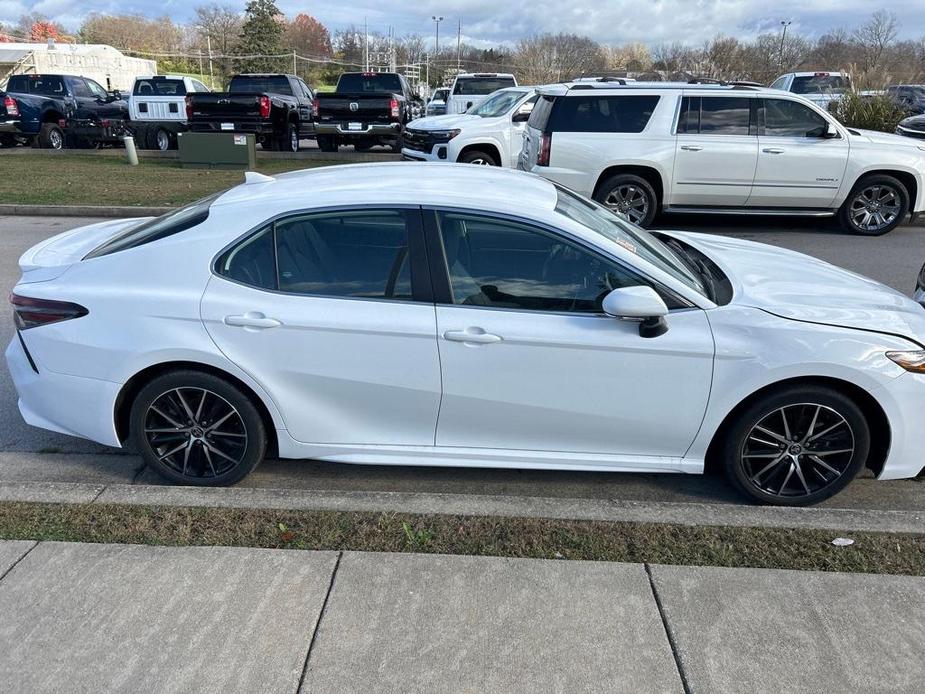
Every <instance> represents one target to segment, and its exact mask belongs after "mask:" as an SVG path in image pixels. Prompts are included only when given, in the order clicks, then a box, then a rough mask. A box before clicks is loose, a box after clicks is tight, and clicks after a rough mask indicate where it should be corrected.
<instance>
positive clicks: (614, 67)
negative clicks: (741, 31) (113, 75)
mask: <svg viewBox="0 0 925 694" xmlns="http://www.w3.org/2000/svg"><path fill="white" fill-rule="evenodd" d="M195 13H196V18H195V19H194V20H193V21H192V22H190V23H188V24H179V23H176V22H174V21H173V20H171V19H170V18H169V17H166V16H165V17H161V18H154V19H151V18H147V17H143V16H140V15H128V14H126V15H108V14H105V15H104V14H91V15H89V16H88V17H87V19H86V20H85V21H84V22H83V24H82V25H81V26H80V27H79V29H78V30H77V32H76V33H73V34H70V33H68V31H67V30H66V28H65V27H62V26H60V25H59V24H57V23H55V22H54V21H51V20H50V19H48V18H47V17H44V16H42V15H40V14H36V13H32V14H29V15H25V16H23V17H22V19H21V20H20V22H19V23H18V24H17V25H15V26H7V27H4V26H2V25H0V41H4V40H5V41H45V40H47V39H54V40H56V41H63V42H81V43H103V44H109V45H112V46H115V47H116V48H119V49H120V50H122V51H124V52H126V53H128V54H131V55H138V56H142V57H152V58H154V59H156V60H157V61H158V66H159V69H160V71H161V72H176V71H180V72H188V73H193V74H204V75H205V76H206V77H208V76H209V74H210V71H209V67H208V65H207V63H208V64H209V65H210V66H211V74H212V75H213V76H214V82H215V85H214V86H221V85H222V84H224V82H225V81H226V80H227V78H228V77H229V76H230V75H232V74H234V73H235V72H263V71H267V72H269V71H274V72H275V71H285V72H291V71H293V69H294V70H295V71H296V72H297V73H298V74H300V76H302V77H305V78H306V79H308V80H309V82H310V83H313V84H316V85H319V84H332V83H333V82H334V81H336V77H337V75H339V74H340V73H341V72H343V71H345V70H358V69H364V68H365V67H366V65H367V56H368V60H369V65H370V66H371V67H373V68H380V69H381V68H389V67H397V68H399V69H400V70H402V71H408V69H409V68H408V66H415V68H412V69H420V76H421V78H422V79H423V78H425V76H426V77H428V78H429V81H430V83H431V85H438V84H440V83H442V82H443V81H444V80H445V79H446V78H447V77H448V76H449V75H452V74H454V73H455V71H456V70H457V69H462V70H467V71H478V72H513V73H514V74H515V75H516V76H517V78H518V80H519V81H520V82H521V83H523V84H543V83H549V82H555V81H560V80H564V79H569V78H574V77H577V76H581V75H603V74H611V75H628V76H633V77H636V78H639V79H653V80H678V79H682V80H685V79H689V78H691V77H708V78H716V79H726V80H750V81H755V82H760V83H762V84H769V83H770V82H771V81H773V80H774V79H775V78H776V77H777V76H778V75H780V74H782V73H784V72H788V71H791V70H797V69H800V70H850V71H851V73H852V75H853V76H854V78H855V82H856V83H857V84H858V85H859V86H860V87H862V88H869V89H874V88H880V87H882V86H884V85H886V84H890V83H902V82H906V83H912V82H922V81H925V37H923V38H921V39H918V40H902V41H900V40H898V39H897V36H898V29H899V20H898V19H897V17H896V15H894V14H892V13H889V12H887V11H884V10H879V11H877V12H875V13H874V14H873V15H871V17H870V18H869V19H868V20H867V21H866V22H865V23H863V24H862V25H860V26H857V27H854V28H833V29H832V30H830V31H828V32H826V33H825V34H823V35H821V36H819V37H815V38H813V37H809V36H804V35H801V34H799V33H797V32H790V31H788V32H786V33H784V32H780V33H765V34H761V35H759V36H757V37H755V38H754V39H752V40H742V39H739V38H736V37H733V36H725V35H717V36H715V37H713V38H712V39H709V40H707V41H705V42H704V43H703V44H701V45H697V46H692V45H689V44H684V43H662V44H656V45H647V44H646V43H644V42H642V41H638V42H634V43H628V44H623V45H605V44H602V43H599V42H597V41H594V40H592V39H590V38H588V37H586V36H579V35H576V34H573V33H568V32H562V33H556V34H542V35H536V36H531V37H526V38H522V39H520V40H518V41H516V43H513V44H510V45H499V46H497V47H494V48H489V49H484V48H478V47H475V46H471V45H467V44H465V43H462V44H460V45H458V46H457V42H456V41H455V40H454V39H455V37H451V38H449V39H448V40H446V41H444V42H442V43H441V46H440V50H439V52H435V51H434V42H433V40H432V37H431V36H427V37H424V36H421V35H419V34H404V35H402V36H396V35H386V34H384V33H383V32H379V31H372V32H369V33H367V32H365V31H364V29H363V27H361V26H356V27H348V28H346V29H340V30H337V31H334V32H330V31H329V30H328V29H327V28H326V27H325V26H324V25H323V24H322V23H321V22H319V21H318V20H317V19H316V18H314V17H312V16H311V15H309V14H306V13H300V14H298V15H296V16H295V17H292V18H288V17H286V16H285V15H284V14H283V13H282V12H280V10H279V8H278V7H277V6H276V4H275V2H274V0H250V1H249V2H248V3H247V4H246V6H245V8H244V11H243V12H241V11H239V10H238V9H237V8H235V7H232V6H228V5H220V4H207V5H202V6H199V7H197V8H195ZM210 54H211V55H212V56H213V58H212V60H211V61H209V60H208V56H209V55H210Z"/></svg>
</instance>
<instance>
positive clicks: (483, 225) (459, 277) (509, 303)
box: [439, 212, 641, 313]
mask: <svg viewBox="0 0 925 694" xmlns="http://www.w3.org/2000/svg"><path fill="white" fill-rule="evenodd" d="M439 219H440V234H441V237H442V238H443V247H444V251H445V253H446V261H447V268H448V269H449V274H450V284H451V287H452V291H453V303H455V304H460V305H466V306H490V307H495V308H513V309H523V310H530V311H568V312H571V311H575V312H583V313H600V312H601V302H602V301H603V299H604V296H606V295H607V293H608V292H609V291H610V290H612V289H616V288H617V287H627V286H633V285H638V284H641V282H640V281H639V280H638V278H636V277H634V276H633V275H631V274H630V273H629V272H628V271H626V270H624V269H623V268H621V267H620V266H619V265H617V264H616V263H613V262H611V261H609V260H606V259H604V258H602V257H600V256H597V255H595V254H593V253H591V252H589V251H587V250H585V249H584V248H581V247H580V246H578V245H576V244H573V243H572V242H570V241H568V240H566V239H564V238H562V237H560V236H557V235H555V234H552V233H549V232H546V231H543V230H541V229H537V228H535V227H531V226H527V225H524V224H520V223H518V222H513V221H506V220H499V219H493V218H488V217H479V216H476V215H468V214H462V213H455V212H442V213H440V215H439Z"/></svg>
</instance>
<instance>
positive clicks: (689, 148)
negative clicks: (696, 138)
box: [681, 145, 703, 152]
mask: <svg viewBox="0 0 925 694" xmlns="http://www.w3.org/2000/svg"><path fill="white" fill-rule="evenodd" d="M681 149H683V150H684V151H685V152H699V151H700V150H702V149H703V147H701V146H700V145H681Z"/></svg>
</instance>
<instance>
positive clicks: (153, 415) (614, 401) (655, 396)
mask: <svg viewBox="0 0 925 694" xmlns="http://www.w3.org/2000/svg"><path fill="white" fill-rule="evenodd" d="M20 266H21V268H22V279H21V280H20V282H19V283H18V284H17V286H16V287H15V289H14V291H13V295H12V297H11V301H12V304H13V309H14V311H15V318H16V324H17V326H18V330H17V333H16V335H15V337H14V339H13V341H12V343H11V344H10V346H9V348H8V350H7V353H6V356H7V361H8V364H9V368H10V371H11V373H12V375H13V379H14V381H15V384H16V388H17V390H18V392H19V408H20V411H21V412H22V415H23V417H24V418H25V419H26V421H27V422H29V423H30V424H33V425H35V426H39V427H44V428H46V429H51V430H54V431H58V432H64V433H67V434H73V435H75V436H82V437H86V438H89V439H92V440H94V441H98V442H100V443H104V444H108V445H111V446H122V445H124V444H125V443H126V442H128V441H131V442H132V444H133V446H134V447H135V448H136V449H137V450H139V451H140V452H141V454H142V456H143V457H144V459H145V460H146V461H147V463H148V464H149V465H150V466H151V467H153V468H154V469H155V470H158V471H159V472H160V473H162V474H163V475H164V476H165V477H167V478H169V479H170V480H173V481H175V482H179V483H188V484H200V485H225V484H231V483H234V482H237V481H238V480H240V479H241V478H242V477H244V476H245V475H246V474H247V473H248V472H250V471H251V470H252V469H253V468H254V466H256V465H257V464H258V463H259V462H260V461H261V459H263V458H264V456H267V455H271V456H280V457H284V458H314V459H317V460H327V461H336V462H344V463H371V464H392V465H446V466H472V467H513V468H541V469H558V470H597V471H639V472H680V473H701V472H704V470H705V469H708V470H709V469H721V470H725V472H726V474H727V475H728V476H729V478H730V479H731V480H732V481H733V482H734V483H735V484H736V485H737V486H738V487H739V488H740V489H741V490H742V491H743V492H744V493H745V494H747V495H749V496H751V497H752V498H754V499H757V500H760V501H763V502H767V503H773V504H786V505H799V504H808V503H812V502H816V501H819V500H821V499H824V498H826V497H829V496H831V495H832V494H835V493H836V492H837V491H839V490H840V489H841V488H843V487H844V486H845V485H846V484H847V483H848V482H849V481H850V480H851V478H853V477H854V476H855V475H856V474H857V473H858V472H859V471H860V470H861V468H863V467H865V466H866V467H868V468H870V469H872V470H873V472H874V474H876V475H877V476H878V477H879V478H880V479H896V478H905V477H914V476H915V475H916V474H918V473H919V471H920V470H921V469H922V467H923V464H925V458H923V453H922V451H925V427H923V426H922V425H921V411H922V405H923V403H925V346H923V342H925V311H923V309H922V307H921V306H919V305H918V304H916V303H915V302H913V301H912V300H911V299H909V298H907V297H905V296H902V295H901V294H899V293H897V292H895V291H893V290H891V289H888V288H886V287H884V286H882V285H880V284H878V283H876V282H873V281H871V280H868V279H865V278H863V277H860V276H858V275H855V274H852V273H850V272H846V271H844V270H840V269H838V268H836V267H833V266H831V265H828V264H826V263H823V262H821V261H818V260H815V259H813V258H809V257H806V256H803V255H800V254H797V253H792V252H789V251H785V250H781V249H779V248H773V247H770V246H766V245H762V244H757V243H751V242H747V241H740V240H733V239H729V238H721V237H716V236H707V235H699V234H691V233H676V232H660V233H658V234H655V235H653V234H649V233H647V232H645V231H643V230H641V229H639V228H637V227H634V226H632V225H631V224H629V223H627V222H625V221H623V220H621V219H619V218H618V217H616V216H614V215H613V214H612V213H610V212H609V211H607V210H606V209H605V208H603V207H601V206H599V205H597V204H595V203H593V202H590V201H588V200H586V199H584V198H581V197H579V196H577V195H575V194H573V193H571V192H569V191H567V190H565V189H563V188H561V187H557V186H556V185H554V184H553V183H550V182H548V181H545V180H543V179H540V178H538V177H535V176H532V175H529V174H524V173H520V172H514V171H506V170H502V169H488V168H477V167H474V166H466V165H447V166H445V167H433V166H428V165H426V164H413V163H396V164H372V165H358V166H337V167H330V168H323V169H314V170H312V171H301V172H295V173H290V174H284V175H280V176H277V177H275V178H269V177H266V176H261V175H259V174H252V173H249V174H248V175H247V182H246V183H245V184H242V185H240V186H237V187H235V188H233V189H231V190H229V191H227V192H225V193H222V194H219V195H214V196H212V197H209V198H206V199H204V200H201V201H199V202H197V203H194V204H193V205H190V206H189V207H186V208H184V209H182V210H178V211H176V212H173V213H171V214H168V215H166V216H164V217H160V218H156V219H149V220H141V221H139V220H122V221H114V222H107V223H103V224H95V225H91V226H88V227H84V228H82V229H77V230H74V231H70V232H67V233H64V234H61V235H59V236H56V237H54V238H52V239H49V240H47V241H45V242H43V243H41V244H39V245H37V246H36V247H34V248H32V249H31V250H29V251H27V252H26V254H25V255H24V256H23V257H22V259H21V260H20Z"/></svg>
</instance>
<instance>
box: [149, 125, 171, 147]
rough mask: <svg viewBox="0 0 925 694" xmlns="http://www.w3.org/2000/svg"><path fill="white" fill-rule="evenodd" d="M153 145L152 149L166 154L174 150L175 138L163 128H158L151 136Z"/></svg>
mask: <svg viewBox="0 0 925 694" xmlns="http://www.w3.org/2000/svg"><path fill="white" fill-rule="evenodd" d="M151 145H152V147H151V149H156V150H157V151H159V152H166V151H167V150H170V149H173V138H172V137H171V136H170V133H169V132H168V131H166V130H164V129H163V128H158V129H157V130H155V131H154V134H153V135H152V136H151Z"/></svg>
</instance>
